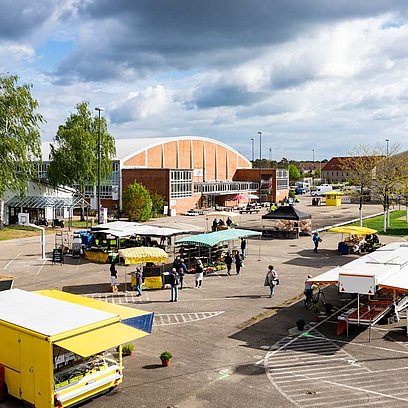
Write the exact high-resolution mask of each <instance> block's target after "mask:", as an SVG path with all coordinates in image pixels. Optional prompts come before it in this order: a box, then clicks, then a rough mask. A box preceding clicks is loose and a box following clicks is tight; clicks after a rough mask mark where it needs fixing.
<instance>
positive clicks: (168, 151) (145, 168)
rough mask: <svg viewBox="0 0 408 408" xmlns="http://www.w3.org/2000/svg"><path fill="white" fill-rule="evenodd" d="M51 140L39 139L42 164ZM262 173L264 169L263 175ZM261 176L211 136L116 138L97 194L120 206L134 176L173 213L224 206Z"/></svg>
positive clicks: (106, 202)
mask: <svg viewBox="0 0 408 408" xmlns="http://www.w3.org/2000/svg"><path fill="white" fill-rule="evenodd" d="M49 145H50V142H48V143H43V163H45V167H46V163H47V161H49V152H50V147H49ZM265 170H266V169H265ZM269 170H270V171H269V172H267V176H268V180H269V181H268V182H269V184H270V178H272V177H273V178H274V180H275V183H274V184H275V185H276V173H274V175H275V176H272V175H271V172H273V170H272V169H269ZM264 173H265V171H264V170H263V171H262V177H263V174H264ZM265 174H266V173H265ZM286 178H287V177H286ZM260 179H261V172H260V171H259V170H258V169H252V165H251V162H250V161H249V160H248V159H247V158H246V157H244V156H243V155H242V154H241V153H239V152H238V151H236V150H235V149H233V148H232V147H230V146H228V145H226V144H224V143H221V142H219V141H217V140H214V139H210V138H205V137H198V136H181V137H160V138H141V139H116V157H115V158H114V161H113V174H112V178H111V180H110V181H108V182H104V183H102V186H101V198H102V205H103V206H106V207H108V208H111V209H117V208H118V209H120V208H122V194H123V192H124V191H125V190H126V189H127V187H128V186H129V185H130V184H132V183H133V182H134V181H137V182H140V183H142V184H143V185H144V186H145V187H146V188H147V189H148V190H150V191H151V192H152V193H154V192H157V193H159V194H161V195H162V196H163V197H164V198H165V200H166V201H167V202H168V204H169V210H170V213H172V214H175V213H182V212H185V211H187V210H188V209H190V208H193V207H196V206H197V207H207V206H214V205H215V204H219V205H224V204H225V203H226V202H228V201H230V200H231V198H232V197H233V195H236V194H238V193H244V194H245V193H252V194H256V193H257V192H258V191H259V180H260ZM281 184H282V183H281ZM286 194H287V189H286V191H285V195H286ZM87 195H88V196H90V197H92V196H94V195H95V194H94V191H93V188H91V187H89V189H88V191H87ZM282 198H283V197H282Z"/></svg>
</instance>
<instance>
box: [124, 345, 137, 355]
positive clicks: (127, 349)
mask: <svg viewBox="0 0 408 408" xmlns="http://www.w3.org/2000/svg"><path fill="white" fill-rule="evenodd" d="M134 349H135V346H134V345H133V344H130V343H129V344H124V345H123V346H122V356H131V355H132V354H133V350H134Z"/></svg>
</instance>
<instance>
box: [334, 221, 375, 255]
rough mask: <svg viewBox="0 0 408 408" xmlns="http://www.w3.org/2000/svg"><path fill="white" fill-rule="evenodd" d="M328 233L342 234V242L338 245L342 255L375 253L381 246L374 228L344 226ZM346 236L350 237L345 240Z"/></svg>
mask: <svg viewBox="0 0 408 408" xmlns="http://www.w3.org/2000/svg"><path fill="white" fill-rule="evenodd" d="M328 232H337V233H340V234H342V236H341V241H340V242H339V243H338V247H337V250H338V252H339V254H340V255H348V254H353V253H354V254H361V253H365V252H373V251H374V250H375V249H377V248H378V247H379V246H381V244H380V243H379V239H378V237H377V235H376V233H377V230H375V229H372V228H367V227H358V226H353V225H344V226H340V227H333V228H330V229H329V230H328ZM344 234H347V235H348V236H347V237H346V238H344V239H343V235H344Z"/></svg>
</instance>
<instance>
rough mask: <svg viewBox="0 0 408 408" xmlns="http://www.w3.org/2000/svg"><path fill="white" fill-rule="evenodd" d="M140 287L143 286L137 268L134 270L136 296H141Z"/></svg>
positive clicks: (141, 276) (141, 274)
mask: <svg viewBox="0 0 408 408" xmlns="http://www.w3.org/2000/svg"><path fill="white" fill-rule="evenodd" d="M142 285H143V272H142V270H141V269H140V268H139V267H137V268H136V292H137V295H136V296H142Z"/></svg>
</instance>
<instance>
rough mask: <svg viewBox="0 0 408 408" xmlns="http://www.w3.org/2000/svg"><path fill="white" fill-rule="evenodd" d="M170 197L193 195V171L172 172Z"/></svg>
mask: <svg viewBox="0 0 408 408" xmlns="http://www.w3.org/2000/svg"><path fill="white" fill-rule="evenodd" d="M170 191H171V192H170V197H171V198H180V197H191V196H192V195H193V171H192V170H171V171H170Z"/></svg>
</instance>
